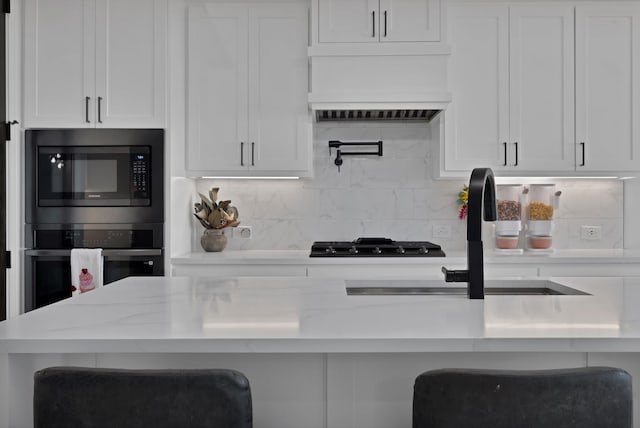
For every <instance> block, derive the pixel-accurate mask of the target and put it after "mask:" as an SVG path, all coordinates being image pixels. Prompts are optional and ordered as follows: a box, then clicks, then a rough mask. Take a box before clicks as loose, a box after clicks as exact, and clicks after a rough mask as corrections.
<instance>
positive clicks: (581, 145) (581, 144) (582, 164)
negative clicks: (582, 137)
mask: <svg viewBox="0 0 640 428" xmlns="http://www.w3.org/2000/svg"><path fill="white" fill-rule="evenodd" d="M580 147H582V163H581V164H580V166H584V165H585V162H584V142H582V143H580Z"/></svg>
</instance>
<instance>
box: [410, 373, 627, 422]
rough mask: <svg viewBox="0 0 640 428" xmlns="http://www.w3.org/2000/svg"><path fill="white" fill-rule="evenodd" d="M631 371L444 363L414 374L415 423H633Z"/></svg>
mask: <svg viewBox="0 0 640 428" xmlns="http://www.w3.org/2000/svg"><path fill="white" fill-rule="evenodd" d="M632 413H633V411H632V397H631V376H630V375H629V373H627V372H626V371H624V370H621V369H616V368H609V367H587V368H576V369H553V370H475V369H442V370H433V371H428V372H425V373H423V374H421V375H420V376H418V377H417V378H416V381H415V385H414V395H413V428H631V427H632V422H633V421H632Z"/></svg>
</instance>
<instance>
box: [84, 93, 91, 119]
mask: <svg viewBox="0 0 640 428" xmlns="http://www.w3.org/2000/svg"><path fill="white" fill-rule="evenodd" d="M90 99H91V97H84V121H85V122H87V123H91V121H90V120H89V100H90Z"/></svg>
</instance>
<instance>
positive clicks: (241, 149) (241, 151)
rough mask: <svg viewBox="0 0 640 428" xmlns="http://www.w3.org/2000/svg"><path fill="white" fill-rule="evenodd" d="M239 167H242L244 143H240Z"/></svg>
mask: <svg viewBox="0 0 640 428" xmlns="http://www.w3.org/2000/svg"><path fill="white" fill-rule="evenodd" d="M240 166H244V142H243V141H240Z"/></svg>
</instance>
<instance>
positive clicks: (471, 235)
mask: <svg viewBox="0 0 640 428" xmlns="http://www.w3.org/2000/svg"><path fill="white" fill-rule="evenodd" d="M483 201H484V220H485V221H495V220H496V219H497V216H496V214H497V209H496V184H495V179H494V177H493V171H491V169H490V168H475V169H474V170H473V171H471V178H470V179H469V198H468V201H467V270H449V269H447V268H446V267H444V266H442V273H443V274H444V279H445V281H446V282H466V283H467V296H469V298H470V299H484V257H483V253H482V218H481V216H482V213H483V210H482V205H483V203H482V202H483Z"/></svg>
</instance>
